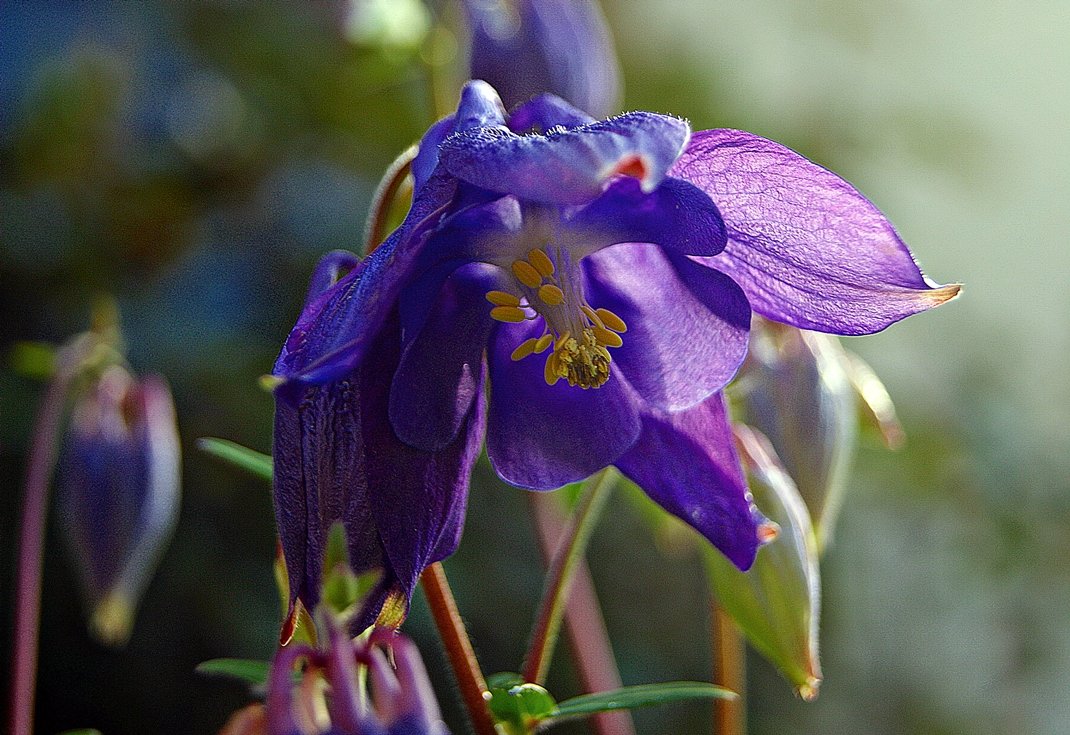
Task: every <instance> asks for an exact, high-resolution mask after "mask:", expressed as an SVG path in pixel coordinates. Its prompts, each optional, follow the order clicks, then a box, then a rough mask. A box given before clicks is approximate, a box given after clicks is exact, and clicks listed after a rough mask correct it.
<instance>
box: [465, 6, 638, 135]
mask: <svg viewBox="0 0 1070 735" xmlns="http://www.w3.org/2000/svg"><path fill="white" fill-rule="evenodd" d="M464 7H465V10H466V11H467V15H468V21H469V26H470V28H471V34H472V38H471V51H470V54H471V59H470V70H471V77H472V79H483V80H484V81H486V82H488V83H490V85H491V86H493V87H494V88H495V89H496V90H498V94H500V95H501V98H502V101H503V102H505V105H506V106H507V107H513V106H514V105H517V104H520V103H521V102H527V101H528V100H530V99H531V98H532V97H535V96H536V95H540V94H543V93H546V92H549V93H552V94H556V95H558V96H560V97H564V98H565V99H567V100H570V101H571V102H572V103H573V104H575V105H576V106H578V107H580V108H581V109H584V110H587V111H588V112H590V113H591V114H593V115H597V116H600V117H602V116H605V115H609V114H610V113H612V112H614V111H615V110H616V109H617V103H618V101H619V99H620V69H619V68H618V65H617V56H616V54H615V53H614V51H613V40H612V38H611V36H610V33H609V28H608V27H607V26H606V21H605V18H604V17H603V15H602V12H601V10H599V8H598V4H597V3H596V2H594V0H516V1H515V2H509V1H508V0H465V2H464Z"/></svg>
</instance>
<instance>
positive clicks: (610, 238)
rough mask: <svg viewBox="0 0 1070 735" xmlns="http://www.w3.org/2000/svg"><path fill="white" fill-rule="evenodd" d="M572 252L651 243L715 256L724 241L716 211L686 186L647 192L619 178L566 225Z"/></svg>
mask: <svg viewBox="0 0 1070 735" xmlns="http://www.w3.org/2000/svg"><path fill="white" fill-rule="evenodd" d="M564 229H565V232H566V233H567V234H565V235H564V237H565V238H566V240H568V241H570V243H571V241H575V246H574V248H573V251H574V252H583V251H585V250H586V251H587V252H593V250H595V249H596V247H597V246H602V245H612V244H614V243H618V242H649V243H656V244H658V245H661V246H662V247H665V248H668V249H669V250H675V251H677V252H679V253H684V254H686V255H716V254H717V253H719V252H721V251H722V250H724V246H725V242H726V240H727V236H726V234H725V227H724V222H723V221H722V220H721V214H720V212H718V211H717V206H716V205H715V204H714V203H713V202H712V201H710V198H709V197H708V196H706V194H705V193H703V192H702V190H701V189H698V188H696V187H694V186H692V185H691V184H689V183H687V182H686V181H681V180H679V179H665V180H664V181H662V182H661V185H660V186H658V188H656V189H654V191H652V192H650V193H646V192H644V191H643V190H642V188H641V187H640V184H639V182H638V181H636V180H635V179H631V178H624V179H620V180H618V181H615V182H614V183H612V184H610V185H609V187H608V188H607V189H606V191H605V192H604V193H603V194H602V195H601V196H600V197H598V198H597V199H595V200H594V201H593V202H591V203H590V204H588V205H587V206H586V207H584V208H583V209H580V210H579V211H578V212H576V213H575V214H574V215H572V217H571V218H570V219H569V220H568V222H567V223H566V224H565V228H564Z"/></svg>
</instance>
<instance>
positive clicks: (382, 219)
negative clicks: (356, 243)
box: [364, 145, 419, 255]
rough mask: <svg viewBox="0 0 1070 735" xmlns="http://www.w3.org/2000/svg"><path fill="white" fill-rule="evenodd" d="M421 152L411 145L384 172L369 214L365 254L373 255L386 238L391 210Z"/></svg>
mask: <svg viewBox="0 0 1070 735" xmlns="http://www.w3.org/2000/svg"><path fill="white" fill-rule="evenodd" d="M417 152H419V148H418V147H417V146H414V145H412V146H409V147H408V148H406V149H405V150H404V151H402V152H401V155H400V156H398V157H397V158H395V159H394V162H393V163H391V164H390V167H389V168H388V169H387V170H386V172H385V173H384V174H383V178H382V179H381V180H380V181H379V186H377V187H376V189H375V194H374V195H373V196H372V206H371V211H370V212H369V214H368V224H367V225H366V226H365V228H364V254H365V255H371V254H372V251H374V250H375V249H376V248H377V247H379V245H381V244H382V242H383V240H384V239H386V228H387V226H388V225H389V223H390V210H391V209H393V206H394V201H395V199H397V196H398V194H399V193H400V192H401V191H402V188H403V185H404V184H405V177H407V176H408V175H409V171H410V170H411V169H412V162H413V159H415V158H416V154H417Z"/></svg>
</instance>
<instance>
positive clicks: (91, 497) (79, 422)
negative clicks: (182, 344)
mask: <svg viewBox="0 0 1070 735" xmlns="http://www.w3.org/2000/svg"><path fill="white" fill-rule="evenodd" d="M179 462H180V457H179V441H178V431H177V429H176V427H175V412H174V406H173V405H172V403H171V394H170V392H169V391H168V389H167V385H166V384H165V383H164V381H163V380H162V379H161V378H159V377H155V376H149V377H147V378H145V379H143V380H142V381H140V382H138V381H136V380H135V379H134V378H133V377H132V376H131V375H130V374H129V373H128V372H127V371H126V370H125V369H123V368H122V367H119V366H117V365H113V366H112V367H109V368H108V369H107V370H105V372H104V373H103V375H101V377H100V378H99V380H97V381H96V382H95V383H94V384H93V385H92V386H90V388H89V389H88V391H87V392H86V393H85V394H84V395H83V396H81V397H80V398H79V399H78V400H77V401H76V402H75V405H74V409H73V412H72V415H71V423H70V427H69V429H68V431H67V437H66V442H65V445H64V448H63V453H62V455H61V457H60V463H59V481H58V489H57V498H56V504H57V510H58V514H59V518H60V522H61V523H62V526H63V530H64V536H65V538H66V540H67V543H68V544H69V546H70V550H71V552H72V553H71V557H72V559H73V560H74V562H75V564H76V566H77V569H78V572H79V576H80V578H81V582H82V588H83V590H84V593H85V597H86V599H87V601H88V604H89V607H90V609H91V611H92V616H91V622H92V628H93V630H94V632H95V633H96V634H97V635H98V636H99V637H100V638H101V639H102V640H105V641H107V642H113V643H119V642H122V641H124V640H126V638H127V637H128V636H129V634H130V627H131V624H132V622H133V615H134V610H135V608H136V607H137V603H138V600H139V599H140V598H141V595H142V593H143V592H144V590H145V587H146V586H147V585H148V583H149V580H150V578H151V576H152V573H153V571H154V570H155V568H156V563H157V561H158V560H159V557H160V555H161V554H162V553H163V550H164V549H165V548H166V546H167V542H168V541H169V540H170V538H171V533H172V531H173V529H174V524H175V520H176V518H177V515H178V505H179Z"/></svg>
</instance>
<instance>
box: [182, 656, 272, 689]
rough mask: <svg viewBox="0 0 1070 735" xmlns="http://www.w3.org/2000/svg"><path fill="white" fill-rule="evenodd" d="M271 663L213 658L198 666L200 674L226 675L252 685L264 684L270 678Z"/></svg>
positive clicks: (197, 669)
mask: <svg viewBox="0 0 1070 735" xmlns="http://www.w3.org/2000/svg"><path fill="white" fill-rule="evenodd" d="M270 669H271V664H270V663H268V662H267V661H253V660H251V659H245V658H213V659H212V660H210V661H205V662H204V663H201V664H199V665H198V666H197V668H196V671H197V673H198V674H205V675H207V676H226V677H229V678H231V679H238V680H240V681H244V682H245V683H246V684H250V685H252V686H264V685H265V684H266V683H267V680H268V672H269V670H270Z"/></svg>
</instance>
